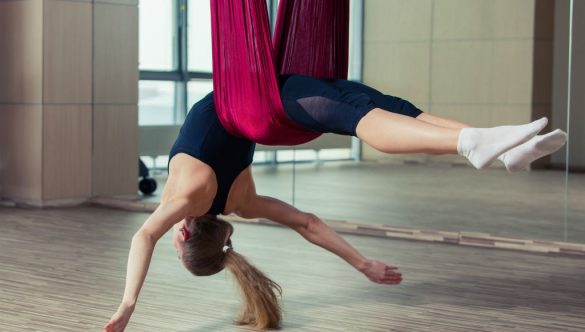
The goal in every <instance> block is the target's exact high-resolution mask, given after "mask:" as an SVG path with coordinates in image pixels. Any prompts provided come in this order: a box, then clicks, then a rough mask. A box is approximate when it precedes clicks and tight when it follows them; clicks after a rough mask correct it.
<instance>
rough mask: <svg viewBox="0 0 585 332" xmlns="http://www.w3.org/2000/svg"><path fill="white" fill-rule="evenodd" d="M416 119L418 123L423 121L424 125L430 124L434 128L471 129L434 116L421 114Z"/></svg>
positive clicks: (463, 124)
mask: <svg viewBox="0 0 585 332" xmlns="http://www.w3.org/2000/svg"><path fill="white" fill-rule="evenodd" d="M416 119H417V120H420V121H424V122H426V123H430V124H432V125H435V126H441V127H445V128H457V129H462V128H472V127H473V126H470V125H468V124H465V123H463V122H459V121H455V120H451V119H447V118H442V117H438V116H436V115H431V114H428V113H421V114H420V115H419V116H417V117H416Z"/></svg>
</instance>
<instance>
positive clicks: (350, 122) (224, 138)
mask: <svg viewBox="0 0 585 332" xmlns="http://www.w3.org/2000/svg"><path fill="white" fill-rule="evenodd" d="M279 85H280V90H281V92H280V94H281V99H282V103H283V106H284V110H285V112H286V114H287V115H288V116H289V117H290V118H291V119H292V120H293V121H295V122H296V123H298V124H299V125H301V126H303V127H305V128H307V129H310V130H313V131H316V132H319V133H329V132H331V133H337V134H342V135H354V136H355V129H356V126H357V124H358V122H359V121H360V120H361V119H362V118H363V117H364V116H365V115H366V114H367V113H368V112H369V111H371V110H372V109H374V108H376V107H378V108H382V109H385V110H387V111H390V112H394V113H400V114H404V115H407V116H412V117H417V116H418V115H419V114H421V113H422V111H421V110H419V109H418V108H416V107H415V106H414V105H412V104H411V103H410V102H408V101H406V100H403V99H400V98H397V97H393V96H387V95H384V94H382V93H380V92H379V91H377V90H375V89H372V88H370V87H368V86H366V85H363V84H360V83H356V82H351V81H345V80H333V79H317V78H312V77H308V76H301V75H283V76H280V78H279ZM254 148H255V144H254V143H253V142H251V141H249V140H247V139H245V138H239V137H234V136H232V135H230V134H229V133H228V132H227V131H226V130H225V129H224V128H223V127H222V125H221V123H220V122H219V119H218V117H217V114H216V113H215V106H214V102H213V93H210V94H208V95H207V96H205V97H204V98H203V99H202V100H201V101H199V102H198V103H196V104H195V105H194V106H193V108H191V110H190V111H189V114H188V115H187V118H186V119H185V123H184V124H183V127H181V131H180V133H179V137H177V140H176V142H175V144H174V145H173V147H172V149H171V152H170V153H169V160H170V159H171V158H172V157H173V156H174V155H176V154H177V153H180V152H182V153H186V154H188V155H190V156H192V157H194V158H197V159H199V160H201V161H202V162H204V163H206V164H207V165H209V166H210V167H211V168H212V169H213V171H214V172H215V176H216V179H217V186H218V188H217V194H216V196H215V198H214V200H213V204H212V206H211V209H210V210H209V211H208V212H207V213H208V214H220V213H223V211H224V209H225V205H226V203H227V199H228V194H229V191H230V188H231V186H232V184H233V182H234V181H235V179H236V178H237V176H238V175H239V174H240V173H241V172H242V171H243V170H244V169H246V168H247V167H248V166H249V165H250V164H251V163H252V158H253V155H254Z"/></svg>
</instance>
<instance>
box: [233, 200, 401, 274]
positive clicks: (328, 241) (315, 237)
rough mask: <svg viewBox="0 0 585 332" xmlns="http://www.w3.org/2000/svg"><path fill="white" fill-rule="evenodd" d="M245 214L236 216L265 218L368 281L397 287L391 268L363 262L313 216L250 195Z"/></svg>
mask: <svg viewBox="0 0 585 332" xmlns="http://www.w3.org/2000/svg"><path fill="white" fill-rule="evenodd" d="M244 206H245V210H239V211H237V212H236V213H237V214H238V215H240V216H241V217H243V218H266V219H270V220H272V221H275V222H277V223H279V224H283V225H285V226H288V227H290V228H292V229H294V230H295V231H297V232H298V233H299V234H301V235H302V236H303V237H304V238H305V239H307V240H308V241H309V242H311V243H313V244H316V245H318V246H320V247H322V248H324V249H327V250H329V251H330V252H332V253H334V254H336V255H337V256H339V257H341V258H342V259H344V260H345V261H346V262H348V263H349V264H350V265H351V266H353V267H354V268H355V269H356V270H358V271H360V272H362V273H363V274H365V275H366V276H367V277H368V278H369V279H370V280H371V281H373V282H376V283H384V284H399V283H400V282H401V281H402V274H401V273H399V272H397V268H396V267H395V266H388V265H386V264H384V263H382V262H379V261H375V260H369V259H367V258H365V257H364V256H363V255H362V254H361V253H360V252H359V251H358V250H357V249H356V248H354V247H353V246H352V245H351V244H349V243H348V242H347V241H345V240H344V239H343V238H342V237H341V236H339V234H337V232H335V231H334V230H333V229H331V228H330V227H329V226H328V225H327V224H326V223H325V222H323V221H322V220H321V219H319V218H318V217H317V216H315V215H313V214H310V213H305V212H302V211H300V210H298V209H296V208H295V207H293V206H291V205H289V204H287V203H285V202H282V201H280V200H278V199H275V198H272V197H267V196H260V195H251V196H250V198H249V199H248V200H247V203H246V204H245V205H244Z"/></svg>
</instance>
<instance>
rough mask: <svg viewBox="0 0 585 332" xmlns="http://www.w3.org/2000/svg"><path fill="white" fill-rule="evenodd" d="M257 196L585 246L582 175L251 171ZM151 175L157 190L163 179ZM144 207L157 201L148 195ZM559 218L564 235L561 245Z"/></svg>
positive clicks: (346, 167)
mask: <svg viewBox="0 0 585 332" xmlns="http://www.w3.org/2000/svg"><path fill="white" fill-rule="evenodd" d="M253 170H254V178H255V180H256V184H257V189H258V192H259V193H261V194H264V195H269V196H273V197H277V198H279V199H281V200H284V201H287V202H289V203H292V202H293V198H294V203H295V206H297V207H298V208H300V209H302V210H305V211H310V212H313V213H315V214H317V215H319V216H320V217H322V218H324V219H328V220H343V221H348V222H350V223H356V224H362V223H366V224H383V225H389V226H395V227H410V228H416V229H427V230H441V231H449V232H461V231H464V232H481V233H488V234H492V235H495V236H503V237H512V238H517V239H529V240H549V241H568V242H573V243H585V204H583V202H585V174H579V173H571V174H570V175H569V188H568V201H567V207H568V210H567V213H566V216H565V174H564V172H562V171H533V172H520V173H516V174H508V173H507V172H506V171H505V170H503V169H487V170H483V171H478V170H476V169H472V168H470V167H450V166H448V165H447V166H445V165H430V166H429V165H415V164H413V165H394V164H383V163H371V162H359V163H356V162H329V163H326V164H322V165H316V164H314V163H313V164H300V165H297V166H296V170H295V171H296V173H295V176H294V180H295V186H294V193H293V170H292V168H291V165H279V166H278V167H273V166H262V165H257V166H254V168H253ZM165 174H166V173H163V174H162V176H158V177H157V178H158V179H159V181H160V183H161V186H160V187H161V188H162V184H164V181H165V177H166V175H165ZM150 200H151V201H160V197H159V196H157V195H155V196H154V197H151V198H150ZM565 217H566V231H567V232H566V234H567V237H566V238H565Z"/></svg>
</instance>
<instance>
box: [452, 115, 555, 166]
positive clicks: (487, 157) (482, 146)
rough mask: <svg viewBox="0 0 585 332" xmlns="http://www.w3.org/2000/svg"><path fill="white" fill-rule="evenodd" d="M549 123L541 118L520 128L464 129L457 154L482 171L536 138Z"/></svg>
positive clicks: (460, 135) (460, 136)
mask: <svg viewBox="0 0 585 332" xmlns="http://www.w3.org/2000/svg"><path fill="white" fill-rule="evenodd" d="M547 123H548V119H547V118H541V119H539V120H536V121H534V122H531V123H528V124H525V125H520V126H501V127H493V128H463V129H461V132H460V134H459V140H458V142H457V152H458V153H459V154H460V155H462V156H464V157H466V158H467V159H468V160H469V161H470V162H471V164H472V165H473V166H474V167H475V168H477V169H482V168H485V167H487V166H489V165H490V164H491V163H492V162H494V160H496V158H497V157H498V156H499V155H501V154H502V153H504V152H505V151H508V150H510V149H511V148H513V147H515V146H517V145H520V144H522V143H524V142H526V141H528V140H529V139H531V138H532V137H534V136H535V135H536V134H538V132H539V131H541V130H542V129H543V128H544V127H546V125H547Z"/></svg>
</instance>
